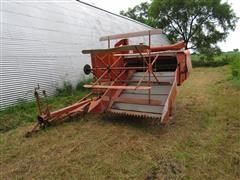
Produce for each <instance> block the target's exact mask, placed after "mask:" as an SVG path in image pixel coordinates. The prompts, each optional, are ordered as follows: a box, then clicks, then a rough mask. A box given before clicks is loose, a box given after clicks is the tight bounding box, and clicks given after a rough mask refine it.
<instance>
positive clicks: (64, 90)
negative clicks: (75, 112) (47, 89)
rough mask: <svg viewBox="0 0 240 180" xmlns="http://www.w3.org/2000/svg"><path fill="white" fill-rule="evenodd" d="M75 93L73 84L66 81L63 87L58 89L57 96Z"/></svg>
mask: <svg viewBox="0 0 240 180" xmlns="http://www.w3.org/2000/svg"><path fill="white" fill-rule="evenodd" d="M73 91H74V88H73V86H72V84H71V83H70V82H68V81H64V83H63V87H61V88H60V87H57V88H56V96H67V95H72V94H73Z"/></svg>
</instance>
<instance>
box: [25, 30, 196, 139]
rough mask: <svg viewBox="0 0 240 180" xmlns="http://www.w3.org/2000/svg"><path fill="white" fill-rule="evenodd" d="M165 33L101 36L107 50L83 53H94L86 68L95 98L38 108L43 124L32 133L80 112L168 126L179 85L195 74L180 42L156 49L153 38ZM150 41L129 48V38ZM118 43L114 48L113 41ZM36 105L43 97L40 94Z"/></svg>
mask: <svg viewBox="0 0 240 180" xmlns="http://www.w3.org/2000/svg"><path fill="white" fill-rule="evenodd" d="M160 33H162V31H161V30H159V29H154V30H147V31H141V32H133V33H126V34H117V35H111V36H105V37H101V38H100V41H107V42H108V48H107V49H91V50H83V51H82V53H83V54H91V64H92V66H90V65H85V66H84V72H85V73H86V74H90V73H92V75H93V77H94V78H93V79H94V81H93V82H92V83H91V84H86V85H84V87H85V88H90V89H91V93H90V94H88V95H87V96H85V97H84V98H82V99H81V100H79V101H78V102H76V103H74V104H73V105H70V106H68V107H65V108H62V109H60V110H57V111H54V112H50V111H49V108H48V107H47V108H45V110H42V109H43V108H41V107H39V106H38V111H39V114H38V118H37V119H38V123H37V124H36V125H35V126H34V128H33V129H32V130H31V131H30V132H28V135H30V134H31V133H32V132H35V131H37V130H39V129H40V128H41V127H45V126H46V125H50V124H53V123H56V122H59V121H61V120H63V119H65V118H68V117H70V116H75V115H78V114H79V113H83V112H88V113H117V114H126V115H129V116H140V117H148V118H156V119H159V121H160V122H161V123H167V122H168V121H169V117H170V116H171V115H172V107H173V104H174V101H175V98H176V94H177V86H178V85H181V84H182V83H183V82H184V81H185V80H186V79H187V78H188V76H189V73H190V71H191V69H192V64H191V61H190V53H189V51H188V50H185V49H184V48H185V44H184V43H183V42H179V43H176V44H173V45H167V46H155V47H152V46H151V36H152V35H156V34H160ZM137 36H148V39H149V44H148V45H143V44H140V45H129V41H128V38H131V37H137ZM116 39H118V40H119V41H118V42H117V43H116V44H115V46H114V48H111V47H110V41H111V40H116ZM35 97H36V99H37V104H38V105H39V104H40V103H38V101H39V100H40V99H39V95H38V92H37V90H36V91H35Z"/></svg>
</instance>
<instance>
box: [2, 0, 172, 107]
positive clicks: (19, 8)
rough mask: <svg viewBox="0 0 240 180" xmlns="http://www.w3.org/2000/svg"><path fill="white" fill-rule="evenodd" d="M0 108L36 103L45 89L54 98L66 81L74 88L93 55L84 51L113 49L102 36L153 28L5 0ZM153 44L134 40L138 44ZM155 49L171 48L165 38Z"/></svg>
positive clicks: (84, 8)
mask: <svg viewBox="0 0 240 180" xmlns="http://www.w3.org/2000/svg"><path fill="white" fill-rule="evenodd" d="M0 13H1V19H0V21H1V22H0V23H1V34H0V48H1V60H0V109H3V108H4V107H7V106H9V105H12V104H14V103H15V102H16V101H17V100H18V99H30V98H32V93H28V92H29V90H33V88H34V87H35V86H36V85H37V84H40V86H41V87H42V88H43V89H46V90H47V92H48V93H50V94H52V93H53V92H54V90H55V88H56V87H57V86H61V85H62V83H63V81H71V82H72V83H73V84H74V85H76V83H77V82H78V81H79V79H80V78H81V76H82V75H83V72H82V67H83V66H84V65H85V64H86V63H89V60H90V58H89V55H82V54H81V50H82V49H88V48H103V47H107V46H106V42H99V41H98V40H99V37H100V36H103V35H108V34H117V33H126V32H131V31H138V30H145V29H149V27H148V26H145V25H143V24H140V23H137V22H134V21H131V20H127V19H125V18H122V17H119V16H116V15H113V14H110V13H108V12H105V11H102V10H99V9H96V8H94V7H91V6H88V5H86V4H82V3H79V2H77V1H75V0H70V1H62V2H61V1H58V2H57V1H37V0H35V1H32V0H31V1H27V0H25V1H16V0H15V1H13V0H12V1H9V0H8V1H1V9H0ZM140 42H147V38H133V39H132V43H140ZM152 42H153V44H167V43H168V40H167V39H166V37H165V36H164V35H158V36H154V37H153V38H152Z"/></svg>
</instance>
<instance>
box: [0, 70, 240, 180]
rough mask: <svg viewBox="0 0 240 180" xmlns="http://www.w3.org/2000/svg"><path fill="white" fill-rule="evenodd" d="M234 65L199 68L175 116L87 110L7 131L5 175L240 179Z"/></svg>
mask: <svg viewBox="0 0 240 180" xmlns="http://www.w3.org/2000/svg"><path fill="white" fill-rule="evenodd" d="M229 77H230V70H229V67H227V66H225V67H218V68H195V69H194V70H193V72H192V74H191V77H190V79H189V80H187V81H186V82H185V83H184V84H183V86H181V87H179V88H178V96H177V101H176V104H175V107H174V113H173V117H172V119H171V123H170V124H168V125H166V126H157V125H154V124H152V123H151V120H149V119H145V120H144V119H139V118H138V119H135V118H128V117H125V116H116V115H110V114H108V115H86V116H84V117H80V118H78V119H76V120H74V121H71V122H65V123H63V124H60V125H58V126H55V127H51V128H48V129H46V130H43V131H41V132H39V133H37V134H35V135H34V136H33V137H31V138H24V137H23V135H24V133H25V132H26V131H27V130H29V129H30V127H31V126H32V125H33V124H31V123H30V124H27V125H24V126H21V127H18V128H16V129H12V130H9V131H7V132H4V133H1V134H0V173H1V174H0V179H181V178H183V179H240V89H238V88H236V87H234V86H233V85H232V84H231V81H230V80H229Z"/></svg>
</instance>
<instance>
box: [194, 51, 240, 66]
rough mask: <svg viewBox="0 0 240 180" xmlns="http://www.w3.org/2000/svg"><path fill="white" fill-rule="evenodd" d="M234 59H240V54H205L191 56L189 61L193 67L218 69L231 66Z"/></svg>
mask: <svg viewBox="0 0 240 180" xmlns="http://www.w3.org/2000/svg"><path fill="white" fill-rule="evenodd" d="M235 58H240V53H238V52H237V53H236V52H227V53H219V54H216V55H214V56H207V55H205V54H192V55H191V60H192V64H193V67H218V66H224V65H228V64H231V63H232V61H234V59H235Z"/></svg>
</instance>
